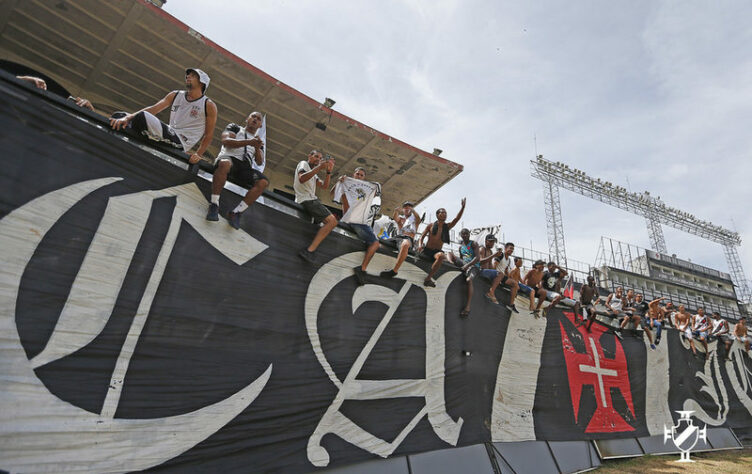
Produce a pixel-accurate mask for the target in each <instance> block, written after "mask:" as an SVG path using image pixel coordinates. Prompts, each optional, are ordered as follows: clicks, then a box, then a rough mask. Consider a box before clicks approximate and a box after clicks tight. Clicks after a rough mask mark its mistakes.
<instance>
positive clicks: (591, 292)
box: [580, 275, 601, 332]
mask: <svg viewBox="0 0 752 474" xmlns="http://www.w3.org/2000/svg"><path fill="white" fill-rule="evenodd" d="M600 299H601V297H600V295H599V294H598V288H597V287H596V286H595V277H593V276H592V275H590V276H588V277H587V283H586V284H584V285H582V288H580V307H582V308H583V313H587V319H588V324H587V326H586V328H585V329H587V331H588V332H589V331H590V326H592V325H593V321H595V316H596V314H595V305H596V304H598V300H600ZM582 316H583V321H582V322H583V323H584V316H585V315H584V314H583V315H582Z"/></svg>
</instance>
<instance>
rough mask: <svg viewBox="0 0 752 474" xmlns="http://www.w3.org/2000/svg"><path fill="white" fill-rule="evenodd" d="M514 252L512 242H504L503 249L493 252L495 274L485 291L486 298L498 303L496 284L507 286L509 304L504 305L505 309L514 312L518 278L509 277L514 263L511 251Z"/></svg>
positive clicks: (515, 309)
mask: <svg viewBox="0 0 752 474" xmlns="http://www.w3.org/2000/svg"><path fill="white" fill-rule="evenodd" d="M513 252H514V244H513V243H512V242H507V243H506V244H504V251H503V252H501V251H499V252H497V253H496V254H494V256H496V257H497V260H496V262H497V263H496V270H495V272H496V273H495V276H494V279H493V282H492V283H491V288H489V289H488V293H486V299H487V300H488V301H490V302H491V303H494V304H499V302H498V301H497V300H496V295H495V293H496V288H498V286H499V285H500V284H501V285H504V286H508V287H509V304H508V305H506V307H507V309H508V310H509V311H514V312H515V313H519V311H517V307H516V306H515V305H514V301H515V300H516V299H517V290H518V289H519V286H518V283H519V281H518V280H515V279H513V278H510V276H509V273H510V272H511V271H512V269H513V268H514V265H513V264H512V258H511V257H512V253H513ZM488 274H493V273H492V272H491V271H489V272H488Z"/></svg>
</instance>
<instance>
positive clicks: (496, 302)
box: [483, 293, 499, 304]
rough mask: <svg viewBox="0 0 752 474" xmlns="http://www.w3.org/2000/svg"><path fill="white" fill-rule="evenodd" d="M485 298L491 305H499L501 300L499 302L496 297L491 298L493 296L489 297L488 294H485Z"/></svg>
mask: <svg viewBox="0 0 752 474" xmlns="http://www.w3.org/2000/svg"><path fill="white" fill-rule="evenodd" d="M483 296H485V297H486V299H487V300H488V301H489V302H491V303H493V304H499V300H497V299H496V297H495V296H491V295H489V294H488V293H484V294H483Z"/></svg>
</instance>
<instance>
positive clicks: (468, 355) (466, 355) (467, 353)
mask: <svg viewBox="0 0 752 474" xmlns="http://www.w3.org/2000/svg"><path fill="white" fill-rule="evenodd" d="M460 354H462V355H463V356H465V357H470V356H471V355H472V354H473V353H472V352H470V351H466V350H463V351H460Z"/></svg>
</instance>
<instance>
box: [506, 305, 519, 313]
mask: <svg viewBox="0 0 752 474" xmlns="http://www.w3.org/2000/svg"><path fill="white" fill-rule="evenodd" d="M504 306H506V307H507V309H508V310H509V311H514V312H515V313H517V314H520V312H519V311H517V307H516V306H515V305H513V304H507V305H504Z"/></svg>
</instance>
